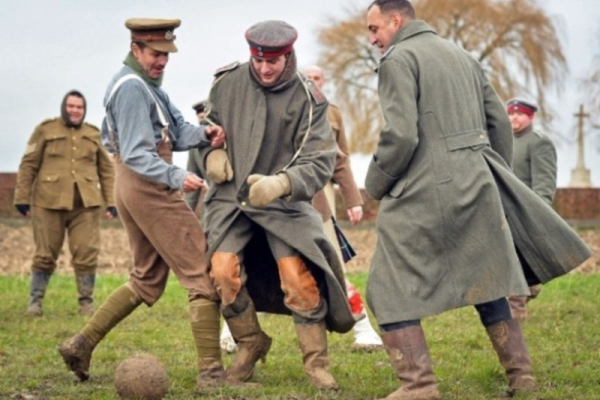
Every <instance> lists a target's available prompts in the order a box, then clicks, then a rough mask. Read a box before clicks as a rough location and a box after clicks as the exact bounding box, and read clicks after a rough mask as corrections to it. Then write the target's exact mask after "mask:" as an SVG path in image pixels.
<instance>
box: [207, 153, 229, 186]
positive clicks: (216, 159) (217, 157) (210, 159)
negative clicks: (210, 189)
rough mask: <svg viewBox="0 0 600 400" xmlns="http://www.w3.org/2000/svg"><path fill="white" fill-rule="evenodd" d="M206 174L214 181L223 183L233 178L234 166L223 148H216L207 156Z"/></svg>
mask: <svg viewBox="0 0 600 400" xmlns="http://www.w3.org/2000/svg"><path fill="white" fill-rule="evenodd" d="M206 175H208V179H210V180H211V181H213V182H214V183H216V184H217V185H218V184H221V183H223V182H229V181H231V180H232V179H233V168H231V163H230V162H229V158H228V157H227V152H226V151H225V150H223V149H216V150H213V151H211V152H210V153H208V156H207V157H206Z"/></svg>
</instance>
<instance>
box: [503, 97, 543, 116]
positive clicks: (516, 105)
mask: <svg viewBox="0 0 600 400" xmlns="http://www.w3.org/2000/svg"><path fill="white" fill-rule="evenodd" d="M537 110H538V108H537V106H536V105H535V104H533V102H530V101H527V100H523V99H519V98H514V99H510V100H509V101H508V102H507V103H506V111H507V112H508V113H510V112H511V111H520V112H523V113H525V114H528V115H533V114H534V113H535V112H537Z"/></svg>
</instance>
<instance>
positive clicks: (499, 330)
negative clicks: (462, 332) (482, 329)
mask: <svg viewBox="0 0 600 400" xmlns="http://www.w3.org/2000/svg"><path fill="white" fill-rule="evenodd" d="M486 331H487V333H488V336H489V337H490V340H491V341H492V345H493V346H494V350H496V353H497V354H498V359H499V360H500V364H502V366H503V367H504V370H505V371H506V376H507V378H508V394H509V396H514V395H515V394H516V393H517V392H534V391H535V390H536V388H537V385H536V383H535V379H534V377H533V368H532V366H531V358H529V353H528V351H527V346H526V345H525V340H524V339H523V333H522V331H521V325H520V323H519V321H517V320H516V319H514V318H513V319H509V320H507V321H501V322H498V323H496V324H494V325H491V326H488V327H487V328H486Z"/></svg>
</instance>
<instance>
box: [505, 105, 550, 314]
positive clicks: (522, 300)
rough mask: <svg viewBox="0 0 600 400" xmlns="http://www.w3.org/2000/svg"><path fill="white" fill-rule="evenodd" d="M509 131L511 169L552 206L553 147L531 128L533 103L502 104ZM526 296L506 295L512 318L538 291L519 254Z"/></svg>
mask: <svg viewBox="0 0 600 400" xmlns="http://www.w3.org/2000/svg"><path fill="white" fill-rule="evenodd" d="M506 111H507V112H508V116H509V117H510V123H511V125H512V130H513V135H514V136H513V137H514V141H513V163H512V167H513V171H514V173H515V175H516V176H517V178H519V179H520V180H521V182H523V183H524V184H525V185H527V186H528V187H529V188H531V190H533V191H534V192H535V193H536V194H537V195H538V196H540V198H541V199H542V200H544V201H545V202H546V203H547V204H548V205H550V206H551V205H552V200H553V199H554V193H555V192H556V148H555V147H554V143H552V140H550V138H548V137H547V136H544V135H542V134H541V133H540V132H538V131H536V130H534V129H533V120H534V118H535V113H536V112H537V106H536V105H535V104H533V103H531V102H529V101H525V100H523V99H512V100H509V101H508V102H507V104H506ZM521 264H522V265H523V268H524V271H525V278H526V279H527V283H528V284H529V291H530V292H531V295H529V296H510V297H509V298H508V304H509V305H510V310H511V312H512V315H513V317H514V318H517V319H519V320H521V321H523V320H526V319H527V317H528V313H527V306H526V304H527V302H529V300H531V299H534V298H536V297H537V296H538V295H539V294H540V292H541V290H542V285H540V284H539V283H540V281H539V280H538V279H537V278H536V277H535V275H534V274H533V273H532V272H531V268H530V267H529V266H528V265H527V263H526V261H525V260H523V259H522V257H521Z"/></svg>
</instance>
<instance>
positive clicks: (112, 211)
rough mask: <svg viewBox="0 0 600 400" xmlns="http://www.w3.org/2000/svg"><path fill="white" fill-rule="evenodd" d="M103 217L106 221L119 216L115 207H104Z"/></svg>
mask: <svg viewBox="0 0 600 400" xmlns="http://www.w3.org/2000/svg"><path fill="white" fill-rule="evenodd" d="M104 216H105V217H106V218H107V219H113V218H117V216H119V212H118V211H117V207H114V206H110V207H106V212H105V213H104Z"/></svg>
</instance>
